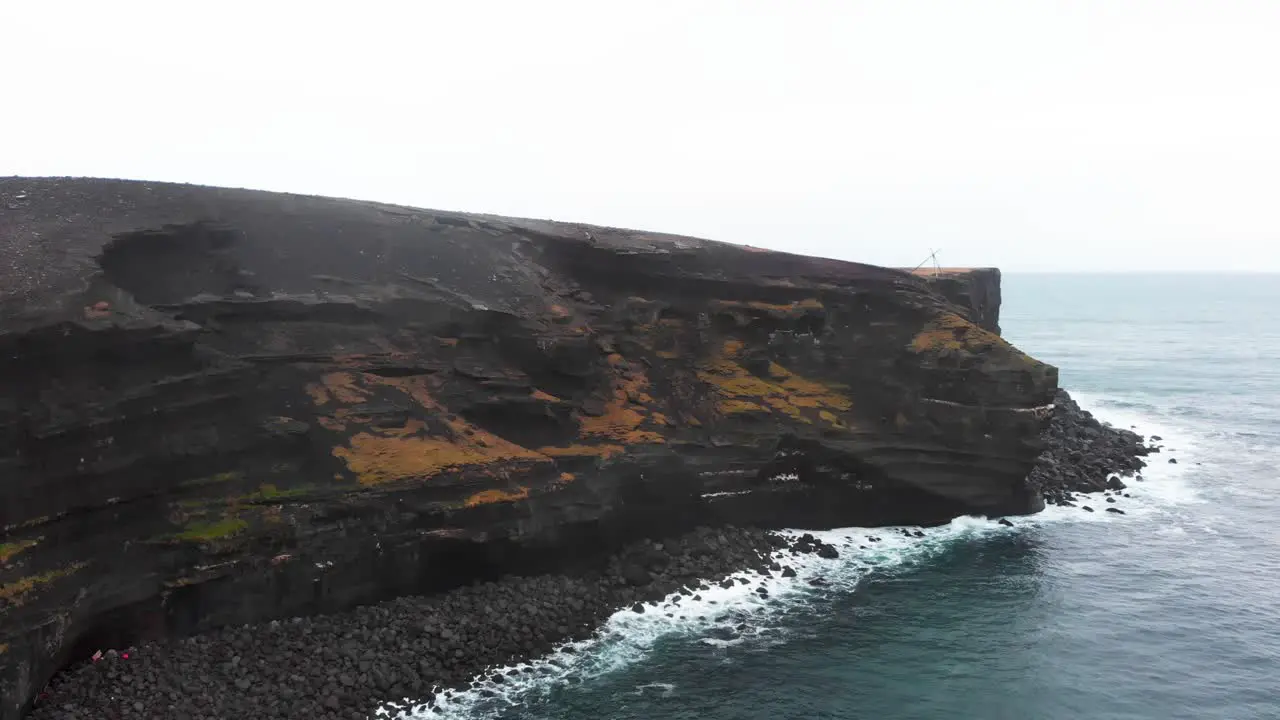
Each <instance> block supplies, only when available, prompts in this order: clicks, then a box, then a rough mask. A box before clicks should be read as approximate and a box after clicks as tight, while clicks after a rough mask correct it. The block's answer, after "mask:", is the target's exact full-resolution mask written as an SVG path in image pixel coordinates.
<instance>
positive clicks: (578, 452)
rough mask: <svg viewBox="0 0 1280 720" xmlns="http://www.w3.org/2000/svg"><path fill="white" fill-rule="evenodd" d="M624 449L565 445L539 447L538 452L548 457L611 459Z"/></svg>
mask: <svg viewBox="0 0 1280 720" xmlns="http://www.w3.org/2000/svg"><path fill="white" fill-rule="evenodd" d="M625 450H626V448H624V447H622V446H621V445H613V444H608V443H606V444H603V445H566V446H563V447H555V446H548V447H540V448H538V452H539V453H541V454H543V455H547V456H549V457H591V456H599V457H612V456H614V455H619V454H621V453H622V452H623V451H625Z"/></svg>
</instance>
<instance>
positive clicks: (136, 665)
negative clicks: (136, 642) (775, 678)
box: [30, 527, 838, 720]
mask: <svg viewBox="0 0 1280 720" xmlns="http://www.w3.org/2000/svg"><path fill="white" fill-rule="evenodd" d="M802 553H816V554H818V555H820V556H822V557H828V558H835V557H837V556H838V551H837V550H836V548H834V547H832V546H831V545H827V544H824V543H822V542H820V541H818V540H815V539H814V538H813V537H812V536H809V535H805V536H801V537H800V538H791V537H787V536H782V535H779V534H776V533H773V532H768V531H763V530H755V529H741V528H733V527H727V528H719V529H708V528H700V529H698V530H696V531H694V532H692V533H689V534H687V535H684V536H682V537H678V538H672V539H668V540H665V541H663V542H653V541H645V542H641V543H637V544H634V545H631V546H629V547H628V548H626V549H625V550H624V551H622V552H621V553H619V554H617V555H614V556H613V557H611V558H610V559H609V561H608V563H607V565H606V566H605V567H603V568H599V569H598V571H597V572H592V573H589V574H583V575H578V576H565V575H544V576H539V577H510V578H505V579H502V580H500V581H497V582H489V583H483V584H478V585H473V586H469V587H464V588H460V589H458V590H455V591H452V592H449V593H445V594H442V595H435V596H428V597H404V598H399V599H396V600H393V601H389V602H385V603H381V604H378V605H373V606H367V607H362V608H358V609H356V610H354V611H352V612H349V613H342V614H337V615H326V616H317V617H310V618H294V619H291V620H286V621H275V622H270V623H266V624H263V625H259V626H255V627H238V628H226V629H223V630H220V631H218V632H214V633H209V634H206V635H200V636H195V637H191V638H186V639H184V640H179V641H173V642H169V643H157V644H152V645H143V646H141V647H136V648H130V649H127V650H119V651H117V650H109V651H106V652H105V653H104V654H103V655H102V657H101V659H99V660H97V661H95V662H90V663H85V664H83V665H80V666H79V667H76V668H73V669H71V670H69V671H68V672H65V673H63V674H61V675H59V676H58V677H56V678H55V679H54V681H53V682H52V683H50V685H49V687H48V688H47V689H46V690H45V691H44V692H43V693H41V694H40V696H39V697H38V701H37V704H36V706H35V709H34V711H33V712H32V713H31V715H30V717H31V718H32V719H33V720H37V719H40V720H88V719H89V718H94V719H103V720H105V719H109V718H164V719H165V720H224V719H225V718H240V717H253V718H308V719H309V720H329V719H330V718H332V719H334V720H337V719H338V718H341V719H342V720H348V719H352V720H354V719H356V718H366V717H370V716H371V715H372V714H373V713H374V712H375V711H376V709H377V708H378V707H379V706H380V705H382V704H383V703H385V702H386V701H387V700H389V699H394V698H406V697H411V698H427V697H429V696H430V695H431V694H432V692H433V690H434V689H437V688H444V687H459V686H464V685H466V684H467V683H468V682H470V681H471V680H473V679H474V678H477V677H478V676H483V675H485V674H486V673H489V672H492V670H493V669H494V668H500V667H503V666H508V665H511V664H515V663H519V662H520V661H523V660H528V659H531V658H534V657H536V656H539V655H543V654H545V653H547V652H548V651H550V650H551V649H552V647H553V646H555V645H558V644H560V643H562V642H565V641H569V640H578V639H583V638H586V637H589V636H591V635H592V634H593V633H594V632H595V631H596V629H597V628H598V627H599V626H600V624H601V623H602V622H603V621H604V620H605V618H607V617H608V616H609V615H611V614H612V613H613V612H615V611H616V610H617V609H618V608H627V607H630V611H631V612H637V613H643V612H659V611H660V609H659V607H658V605H657V602H656V601H658V600H661V599H662V598H664V597H666V596H667V595H670V594H672V593H676V592H679V593H680V594H681V595H682V596H684V597H693V598H697V597H698V593H699V592H700V591H705V590H707V589H709V588H710V587H711V583H734V582H740V583H744V584H745V583H749V581H748V580H746V579H742V578H739V579H730V578H728V576H729V575H731V574H733V573H736V572H738V571H741V570H751V571H754V572H756V573H758V574H759V575H761V576H762V577H763V576H764V575H769V574H774V575H781V576H784V577H785V576H790V575H794V570H793V569H791V568H790V567H789V566H788V565H787V564H786V562H785V558H786V557H789V556H793V555H799V554H802ZM777 558H782V560H779V559H777ZM757 592H761V593H766V592H767V591H766V590H764V589H763V588H759V589H758V590H757ZM698 599H700V598H698Z"/></svg>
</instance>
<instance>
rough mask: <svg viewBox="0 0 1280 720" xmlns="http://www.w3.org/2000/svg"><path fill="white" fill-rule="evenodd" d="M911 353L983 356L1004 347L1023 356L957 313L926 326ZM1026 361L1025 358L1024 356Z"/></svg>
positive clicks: (917, 335)
mask: <svg viewBox="0 0 1280 720" xmlns="http://www.w3.org/2000/svg"><path fill="white" fill-rule="evenodd" d="M910 347H911V351H912V352H917V353H922V352H931V353H940V354H954V353H969V354H981V353H984V352H988V351H990V350H992V349H993V348H997V347H1003V348H1007V349H1008V350H1009V351H1010V352H1013V353H1017V354H1018V355H1022V353H1021V352H1020V351H1018V350H1016V349H1015V348H1014V347H1013V346H1011V345H1009V344H1008V343H1006V342H1005V341H1004V340H1003V339H1001V338H1000V336H998V335H996V334H995V333H992V332H989V331H987V330H984V329H982V328H980V327H978V326H977V325H974V324H973V323H971V322H969V321H968V320H965V319H964V318H962V317H960V316H959V315H956V314H955V313H943V314H942V315H939V316H938V317H936V318H934V319H933V320H931V321H930V322H928V323H926V324H925V326H924V327H923V328H921V330H920V332H919V333H917V334H916V336H915V337H914V338H913V339H912V340H911V346H910ZM1023 357H1025V356H1023Z"/></svg>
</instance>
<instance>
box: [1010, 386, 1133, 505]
mask: <svg viewBox="0 0 1280 720" xmlns="http://www.w3.org/2000/svg"><path fill="white" fill-rule="evenodd" d="M1044 438H1045V449H1044V452H1043V453H1042V454H1041V455H1040V457H1039V458H1038V459H1037V460H1036V466H1035V469H1034V470H1033V471H1032V472H1031V476H1030V477H1029V478H1028V479H1027V482H1028V484H1029V485H1031V486H1032V487H1033V488H1035V489H1037V490H1039V491H1040V492H1041V493H1043V495H1044V498H1045V500H1046V501H1047V502H1050V503H1054V504H1058V505H1071V504H1072V503H1071V493H1094V492H1102V491H1105V490H1123V489H1124V487H1125V484H1124V482H1123V481H1121V480H1120V477H1119V476H1120V475H1125V476H1133V475H1135V474H1136V473H1137V472H1138V471H1139V470H1141V469H1142V468H1144V467H1146V465H1147V463H1146V461H1145V460H1143V458H1144V457H1146V456H1147V455H1150V454H1151V453H1152V452H1156V451H1155V450H1154V449H1153V448H1151V447H1148V446H1147V445H1146V444H1145V443H1144V442H1143V438H1142V436H1141V435H1139V434H1137V433H1135V432H1133V431H1132V430H1124V429H1120V428H1114V427H1111V426H1110V425H1104V424H1103V423H1102V422H1100V421H1099V420H1098V419H1097V418H1095V417H1094V416H1093V414H1092V413H1090V412H1089V411H1087V410H1082V409H1081V408H1080V406H1079V405H1078V404H1077V403H1076V401H1075V400H1072V399H1071V395H1070V394H1068V393H1067V391H1066V390H1059V391H1058V392H1057V396H1056V397H1055V399H1054V409H1053V420H1052V422H1051V423H1050V425H1049V429H1048V430H1047V431H1046V432H1045V435H1044ZM1137 479H1138V480H1141V479H1142V478H1141V477H1138V478H1137ZM1086 509H1088V508H1086Z"/></svg>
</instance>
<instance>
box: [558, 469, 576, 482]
mask: <svg viewBox="0 0 1280 720" xmlns="http://www.w3.org/2000/svg"><path fill="white" fill-rule="evenodd" d="M574 477H576V476H575V475H574V474H573V473H571V472H562V473H560V482H562V483H568V482H573V479H574Z"/></svg>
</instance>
